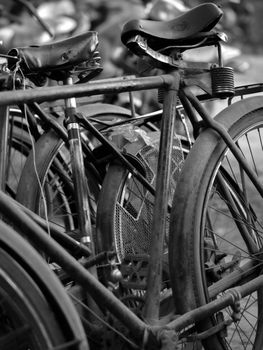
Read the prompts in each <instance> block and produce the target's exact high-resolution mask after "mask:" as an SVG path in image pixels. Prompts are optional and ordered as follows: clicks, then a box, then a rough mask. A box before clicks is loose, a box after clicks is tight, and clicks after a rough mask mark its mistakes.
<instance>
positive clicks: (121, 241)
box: [114, 136, 184, 262]
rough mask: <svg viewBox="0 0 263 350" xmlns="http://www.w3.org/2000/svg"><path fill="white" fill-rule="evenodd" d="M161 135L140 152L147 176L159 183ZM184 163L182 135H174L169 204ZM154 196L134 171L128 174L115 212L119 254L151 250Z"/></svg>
mask: <svg viewBox="0 0 263 350" xmlns="http://www.w3.org/2000/svg"><path fill="white" fill-rule="evenodd" d="M158 148H159V139H157V140H155V141H154V142H152V143H151V144H148V145H145V146H144V147H142V148H141V149H140V151H139V152H138V153H137V154H136V155H137V157H138V158H139V159H140V160H141V162H142V163H143V164H144V167H145V170H146V178H147V180H148V181H149V182H150V183H151V184H152V185H153V187H155V182H156V172H157V160H158ZM183 163H184V154H183V150H182V145H181V141H180V138H179V137H178V136H175V137H174V140H173V149H172V165H171V179H170V189H169V204H172V199H173V194H174V190H175V187H176V183H177V179H178V176H179V173H180V170H181V169H182V166H183ZM153 207H154V197H153V196H152V195H151V194H150V193H149V191H147V190H146V189H145V188H144V186H143V185H142V184H140V183H139V181H138V180H137V179H135V178H134V177H133V176H132V175H131V174H129V175H128V177H127V180H126V182H125V186H124V188H123V191H122V196H121V198H120V200H119V202H118V203H117V206H116V212H115V214H116V215H115V223H114V225H115V227H114V236H115V237H114V239H115V247H116V251H117V255H118V258H119V260H120V262H121V261H123V260H124V259H125V258H126V257H127V256H137V257H139V256H145V255H148V254H149V247H150V242H151V232H152V218H153ZM166 220H167V228H166V238H165V242H166V243H165V247H164V249H165V250H167V242H168V230H169V215H167V219H166Z"/></svg>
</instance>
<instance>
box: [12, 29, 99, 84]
mask: <svg viewBox="0 0 263 350" xmlns="http://www.w3.org/2000/svg"><path fill="white" fill-rule="evenodd" d="M97 45H98V35H97V32H95V31H89V32H85V33H82V34H80V35H76V36H73V37H70V38H67V39H64V40H60V41H56V42H52V43H48V44H43V45H32V46H28V47H18V48H13V49H11V50H10V51H9V52H8V55H9V56H13V57H14V59H12V58H9V59H8V66H9V68H10V69H13V68H14V67H15V65H16V62H17V60H20V68H21V70H22V71H23V74H24V75H30V74H43V75H46V76H48V77H49V78H51V79H54V80H61V78H63V76H64V75H66V73H67V72H69V71H71V70H72V69H73V68H74V67H76V66H77V65H79V64H81V63H83V62H87V61H89V60H90V59H91V58H92V56H93V53H94V52H95V50H96V48H97Z"/></svg>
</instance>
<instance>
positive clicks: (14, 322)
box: [0, 222, 89, 350]
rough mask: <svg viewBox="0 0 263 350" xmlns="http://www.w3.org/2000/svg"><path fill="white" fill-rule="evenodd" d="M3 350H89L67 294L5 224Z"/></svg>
mask: <svg viewBox="0 0 263 350" xmlns="http://www.w3.org/2000/svg"><path fill="white" fill-rule="evenodd" d="M0 232H1V235H0V236H1V238H0V299H1V305H0V347H1V349H2V350H7V349H21V350H27V349H32V350H33V349H34V350H37V349H39V350H46V349H54V348H57V347H58V348H63V349H69V348H70V349H75V350H78V349H79V350H85V349H88V348H89V347H88V344H87V341H86V337H85V333H84V330H83V327H82V324H81V322H80V320H79V317H78V315H77V313H76V310H75V308H74V306H73V304H72V302H71V300H70V299H69V298H68V296H67V294H66V291H65V290H64V288H63V287H62V285H61V284H60V283H59V281H58V280H57V278H56V277H55V275H54V274H53V273H52V271H51V270H50V269H49V268H48V266H47V264H46V263H45V262H44V261H43V260H42V259H41V258H40V256H39V255H38V254H37V253H36V252H35V251H34V250H33V248H32V246H31V245H30V244H29V243H27V242H26V241H25V240H24V239H22V237H20V236H19V234H17V233H16V232H15V231H13V229H11V228H10V227H8V226H7V225H6V224H4V223H2V222H0Z"/></svg>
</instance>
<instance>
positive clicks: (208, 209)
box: [169, 97, 263, 350]
mask: <svg viewBox="0 0 263 350" xmlns="http://www.w3.org/2000/svg"><path fill="white" fill-rule="evenodd" d="M216 119H217V120H218V121H219V122H220V123H222V124H223V125H224V126H225V127H226V129H227V130H228V132H229V134H230V135H231V137H232V138H233V139H234V140H235V142H236V144H237V145H238V147H239V149H240V150H241V152H242V153H243V155H244V157H245V158H246V161H247V162H248V163H249V164H250V166H251V167H252V169H253V170H254V171H255V172H256V174H257V176H258V178H259V179H262V176H263V175H262V174H263V172H262V170H263V169H262V166H263V163H262V154H263V148H262V145H263V143H262V136H263V100H262V98H261V97H256V98H250V99H246V100H244V101H240V102H237V103H235V104H233V105H231V106H230V107H228V108H227V109H226V110H225V111H223V112H221V113H220V114H219V115H218V117H217V118H216ZM262 243H263V240H262V198H261V196H260V194H259V193H258V191H257V190H256V189H255V187H254V186H253V185H252V183H251V181H250V180H249V178H248V177H247V175H245V174H244V170H242V168H241V167H240V166H239V164H238V162H237V161H236V159H235V157H234V156H233V154H232V152H231V151H230V150H229V149H228V148H227V147H226V144H225V143H224V142H223V141H222V139H221V138H220V137H219V136H218V134H217V133H216V132H214V131H211V130H207V131H204V132H203V133H202V134H201V135H200V137H199V138H198V139H197V141H196V143H195V145H194V147H193V149H192V151H191V152H190V154H189V156H188V157H187V159H186V162H185V166H184V168H183V171H182V173H181V177H180V181H179V183H178V186H177V189H176V192H175V196H174V202H173V208H172V213H171V224H170V235H169V266H170V271H171V272H172V274H171V281H172V288H173V293H174V302H175V307H176V310H177V312H178V313H180V314H183V313H185V312H187V311H189V310H191V309H193V308H196V307H198V306H200V305H203V304H205V303H206V302H208V301H209V300H212V299H215V298H217V297H218V296H221V295H222V294H223V293H224V292H225V291H226V290H228V289H229V288H232V287H235V286H237V285H240V284H242V283H245V282H247V281H249V280H252V279H253V278H254V277H255V276H257V275H258V274H260V273H261V270H262V258H261V256H260V252H261V251H262ZM262 307H263V293H262V290H258V291H257V293H253V294H251V295H249V296H247V297H246V298H244V299H243V300H242V301H241V312H240V316H241V317H240V320H235V322H234V323H232V324H231V325H230V326H229V327H228V329H227V332H224V331H223V330H222V331H221V332H220V333H217V334H216V335H214V336H211V337H209V338H207V339H206V340H205V341H204V346H205V348H206V349H215V350H219V349H220V350H222V349H232V350H233V349H262V347H263V329H262V327H263V317H262V311H263V308H262ZM231 314H232V311H231V308H227V309H224V310H222V311H221V312H218V313H217V314H216V315H214V316H213V317H211V318H210V319H206V320H204V321H203V322H200V324H198V325H197V328H198V330H199V331H200V332H202V331H205V330H207V329H208V328H209V327H211V326H213V325H215V324H219V323H220V322H225V321H227V319H228V318H230V317H231Z"/></svg>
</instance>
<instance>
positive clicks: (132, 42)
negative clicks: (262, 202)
mask: <svg viewBox="0 0 263 350" xmlns="http://www.w3.org/2000/svg"><path fill="white" fill-rule="evenodd" d="M204 10H206V11H205V12H206V19H207V21H208V22H209V21H210V22H209V25H210V26H209V25H208V24H207V23H208V22H206V23H205V22H202V23H201V24H200V22H199V25H200V26H199V27H198V29H195V30H196V32H194V34H195V35H193V37H188V36H187V35H186V33H185V32H184V31H183V32H182V33H180V34H178V37H174V36H173V35H175V34H173V32H172V31H168V32H167V31H165V30H167V29H169V28H168V27H167V25H168V24H169V25H176V24H179V23H180V21H181V20H182V19H184V20H185V21H186V22H187V21H188V23H190V22H191V23H192V21H193V22H194V21H195V19H196V16H197V14H198V17H199V16H200V14H201V15H202V14H203V13H204V12H203V11H204ZM199 11H200V12H199ZM210 11H211V12H210ZM221 15H222V13H221V11H220V10H219V9H218V8H217V7H216V6H215V5H213V4H205V5H202V6H200V7H197V8H196V9H193V10H192V11H190V12H188V13H186V14H185V15H183V17H181V18H179V19H175V20H174V21H171V22H170V23H169V22H168V24H163V23H162V24H160V23H159V22H157V23H155V22H147V21H142V22H141V21H135V22H130V23H129V24H128V25H127V27H126V30H125V31H124V34H123V40H124V41H125V42H126V43H128V45H129V47H131V48H132V49H134V50H135V51H136V52H137V53H138V52H139V53H140V54H143V55H144V56H149V57H151V59H154V60H155V61H156V62H157V63H158V64H160V62H161V64H163V63H164V64H165V66H166V67H167V66H168V67H169V68H170V69H171V67H173V68H174V71H173V69H171V70H172V72H170V74H166V75H160V76H156V77H147V78H134V79H127V80H123V79H121V80H120V81H119V82H118V81H117V80H115V81H113V82H107V84H105V81H103V82H94V83H90V84H88V85H87V86H70V87H69V86H68V87H63V88H62V89H59V88H57V89H54V88H44V89H41V90H39V89H38V90H34V91H32V92H31V94H28V93H27V92H26V91H19V92H16V93H15V94H13V95H10V94H7V93H1V94H0V96H2V99H3V100H1V101H0V104H1V105H3V104H9V103H19V102H20V103H21V102H23V103H30V102H32V101H33V100H34V101H35V100H38V101H44V100H55V99H57V98H67V97H70V96H72V95H75V96H84V95H86V94H87V95H93V94H96V93H102V92H103V93H111V92H116V91H118V92H122V91H134V90H140V89H151V88H157V87H158V88H164V90H165V93H164V114H163V119H162V128H161V130H162V131H161V133H162V136H161V140H160V158H159V163H158V171H157V186H156V199H155V201H156V202H155V207H154V213H155V215H153V226H152V227H153V230H152V238H153V239H152V240H151V247H150V251H149V261H148V266H147V267H148V268H147V270H148V271H147V274H148V275H147V278H148V285H147V289H146V294H145V298H144V299H143V304H144V308H143V313H142V317H143V319H144V320H145V323H144V322H142V320H141V319H140V318H138V317H136V316H135V314H134V313H133V312H131V311H130V310H129V309H128V308H127V307H125V306H124V304H123V303H121V302H120V301H119V300H118V299H116V297H114V295H113V294H112V293H110V292H109V290H108V289H107V288H105V287H103V286H102V284H101V283H99V282H98V281H97V280H96V279H94V278H91V276H90V275H89V274H88V272H87V271H85V270H83V269H81V268H80V265H79V264H78V263H76V261H75V262H73V261H72V260H70V263H69V265H70V267H69V266H67V264H66V262H65V260H63V258H62V257H61V256H60V257H58V256H57V255H56V254H57V252H58V251H60V252H61V250H60V247H58V246H56V249H55V248H54V247H53V248H54V249H53V248H52V249H51V247H50V245H49V248H50V249H49V248H48V243H47V241H46V243H45V244H44V246H45V250H46V251H48V252H49V253H48V254H49V255H51V256H52V258H53V259H54V260H55V261H56V260H57V261H59V263H60V264H61V266H63V268H64V269H65V270H66V271H68V273H70V271H71V273H72V268H73V265H74V269H75V270H74V271H75V272H76V276H75V279H76V280H78V282H79V283H81V284H82V285H85V286H86V287H87V286H88V289H89V292H90V294H91V295H92V297H93V298H94V300H96V301H97V303H98V305H102V304H103V305H104V306H105V307H106V308H107V309H109V310H110V312H111V313H112V314H113V315H114V316H115V317H117V318H118V319H119V320H120V321H121V322H122V324H123V325H125V326H126V327H127V328H128V330H129V332H128V334H131V335H132V337H133V340H134V341H135V342H136V343H137V345H138V346H141V344H143V346H144V345H146V346H152V347H156V348H158V347H161V346H164V344H165V342H166V341H172V343H173V346H177V345H178V344H179V343H180V342H183V341H184V339H185V338H187V337H188V340H189V341H194V342H195V341H198V342H199V341H200V340H202V341H203V344H204V346H205V347H207V348H209V347H212V346H213V348H216V349H223V348H224V347H225V339H224V338H223V337H221V336H220V334H219V332H220V331H222V330H224V329H225V328H226V326H228V325H229V323H230V322H231V320H230V321H229V320H224V319H223V318H222V317H221V319H220V316H222V314H220V313H219V317H218V318H217V320H215V318H214V317H213V316H211V315H212V314H213V313H216V312H217V311H218V310H220V309H223V308H224V307H225V306H227V305H232V306H233V307H234V312H233V319H234V320H235V321H236V320H237V316H238V313H239V299H240V298H241V297H243V296H246V295H248V294H251V293H253V292H254V291H255V290H257V289H260V288H261V286H262V276H259V277H257V276H258V274H257V273H255V276H254V275H252V276H250V278H251V280H250V281H249V282H248V283H245V281H243V282H244V284H243V285H242V286H238V287H237V286H236V285H235V284H232V285H230V284H228V283H227V281H228V280H227V278H226V279H225V280H224V279H221V280H220V283H219V284H220V285H221V289H220V293H221V292H223V291H225V290H228V289H229V287H230V286H231V287H232V290H230V291H229V292H228V293H227V292H226V296H225V297H222V298H218V300H217V299H216V296H217V291H215V292H214V294H213V299H215V300H214V301H212V302H210V303H209V304H208V305H204V307H199V308H198V309H197V310H194V311H193V312H191V311H189V313H186V314H183V315H182V316H179V317H178V319H176V320H174V321H171V322H170V323H169V320H168V323H167V321H166V320H162V319H159V312H160V308H159V306H160V295H161V286H162V283H161V282H162V276H161V272H162V261H163V242H164V236H165V232H166V217H167V213H168V210H170V208H168V207H167V203H168V187H169V174H170V170H169V165H170V164H169V163H170V158H171V157H170V155H171V145H172V140H173V137H174V132H173V120H174V111H175V107H176V103H177V93H178V96H179V97H180V99H181V102H182V104H183V106H184V108H185V110H186V112H187V113H188V114H189V118H190V120H191V122H192V124H193V127H194V131H195V135H197V134H199V133H200V135H202V134H203V133H202V128H204V127H207V129H208V131H207V132H206V133H204V134H208V135H210V133H211V135H217V133H216V132H218V133H219V134H220V137H222V138H223V140H224V142H226V144H227V147H229V148H231V150H232V152H233V153H234V155H235V157H236V158H237V159H238V161H239V162H240V164H241V167H242V168H243V169H244V171H246V172H247V173H248V175H249V177H250V178H252V179H253V182H254V183H255V184H256V186H257V187H256V188H257V190H258V191H261V193H262V189H261V185H260V184H259V182H258V181H257V178H256V176H255V175H254V174H253V172H251V170H249V167H248V166H247V165H246V164H245V162H244V161H243V157H242V154H241V153H240V152H239V151H238V150H237V147H236V145H235V142H234V141H233V140H232V138H231V137H230V136H229V134H228V133H227V132H226V131H225V129H224V128H222V127H221V126H220V123H218V121H217V120H215V121H213V120H212V119H211V118H210V117H209V115H207V114H206V113H205V111H204V109H203V108H202V105H201V104H200V102H199V100H198V99H197V98H196V97H195V96H194V95H193V94H192V93H191V91H189V88H188V87H189V86H190V87H191V86H194V85H198V86H201V87H202V88H203V89H204V90H205V91H206V93H207V94H208V95H210V96H217V97H223V98H226V97H229V96H234V95H235V92H236V95H238V94H241V95H246V94H249V93H253V92H255V91H262V86H261V85H259V86H249V87H241V89H236V90H235V88H234V85H233V82H232V79H231V77H232V71H231V69H228V68H226V67H222V66H221V63H222V62H221V56H220V40H222V38H223V37H222V36H221V35H217V34H215V33H213V32H210V31H209V30H211V29H212V28H213V25H214V24H215V23H216V22H217V21H218V20H219V19H220V17H221ZM179 20H180V21H179ZM158 25H159V26H160V27H161V29H163V32H162V31H161V32H160V31H159V32H156V31H155V26H158ZM159 29H160V28H159ZM204 29H207V30H208V32H202V30H204ZM160 33H161V34H160ZM167 33H168V34H171V37H167V36H168V34H167ZM134 35H135V36H134ZM161 35H162V36H161ZM180 35H181V36H180ZM141 36H142V37H143V38H142V37H141ZM160 36H161V38H162V40H161V41H160V40H157V38H158V37H159V38H160ZM145 38H147V39H149V38H150V40H149V45H150V44H151V45H150V46H148V45H147V40H146V39H145ZM164 39H166V41H165V40H164ZM172 43H173V45H175V48H176V49H178V50H179V52H180V50H184V49H187V47H188V46H189V47H192V46H193V45H197V46H198V45H199V46H200V45H208V44H210V45H216V46H218V47H219V66H217V67H212V69H211V71H210V67H206V68H205V69H204V68H203V67H197V68H196V67H187V66H185V65H184V63H183V61H181V60H180V59H179V57H176V58H177V59H178V60H176V59H174V57H173V56H169V55H165V54H164V52H162V53H160V52H158V51H157V50H158V49H160V47H162V45H169V46H168V47H169V49H171V47H170V44H172ZM182 43H184V46H183V48H182V47H181V45H182ZM154 44H155V45H157V47H156V46H154ZM158 45H160V46H159V47H158ZM176 45H178V47H177V46H176ZM187 45H188V46H187ZM165 47H167V46H165ZM168 51H169V50H168ZM168 54H169V52H168ZM182 72H183V73H184V75H182V74H181V73H182ZM211 74H212V80H213V85H211V81H210V77H211ZM221 74H223V76H224V78H227V79H226V83H227V84H226V85H225V84H223V83H225V80H224V81H223V80H222V79H221V77H222V75H221ZM218 79H219V81H218ZM216 82H217V83H218V82H219V83H220V84H216ZM229 83H230V84H229ZM105 85H106V86H105ZM212 87H213V89H212ZM261 105H262V101H261V99H259V98H251V99H246V100H244V101H241V102H237V103H235V104H233V105H232V107H231V108H230V109H229V110H228V109H227V110H226V112H225V114H226V115H228V111H232V112H233V111H234V112H237V116H236V118H237V120H239V113H238V112H241V113H246V110H244V109H243V108H244V106H247V108H250V109H251V110H253V109H254V108H259V107H260V106H261ZM192 106H193V107H194V108H195V109H196V110H197V111H198V112H199V114H200V116H201V117H202V118H203V119H204V123H201V124H200V122H199V120H198V119H197V118H196V114H195V113H193V108H192ZM239 106H241V107H242V108H241V109H239ZM259 119H260V117H259ZM81 120H82V122H83V123H84V124H85V125H86V126H88V127H90V130H92V132H94V134H95V136H99V132H98V131H96V130H93V128H92V127H91V126H90V123H89V122H88V121H87V120H85V119H83V118H82V119H81ZM220 121H221V117H220V118H219V122H220ZM228 123H230V124H231V120H229V121H228ZM208 126H209V127H211V128H212V129H216V132H215V131H209V128H208ZM242 127H243V125H242V124H240V128H242ZM229 130H230V132H231V129H229ZM196 144H198V143H196ZM194 147H195V146H194ZM190 155H191V151H190V154H189V155H188V156H187V158H186V160H187V163H188V164H189V162H190V161H188V159H190ZM122 161H123V162H124V160H123V159H122ZM126 165H127V164H126ZM187 169H188V170H189V165H188V167H187ZM129 171H130V172H131V173H132V175H133V176H136V177H138V178H140V180H141V181H142V183H143V185H144V186H146V187H147V190H148V191H150V192H151V193H152V194H155V191H154V190H153V188H152V186H150V185H149V184H148V183H147V181H145V179H143V178H141V177H142V176H141V173H140V172H138V171H136V170H133V167H130V168H129ZM222 174H223V181H221V182H220V185H221V186H222V184H223V185H224V183H225V184H226V186H222V188H223V190H222V194H223V198H224V196H225V197H226V198H229V197H231V196H229V195H227V193H228V192H229V191H230V193H231V194H235V193H236V196H235V197H234V200H232V202H236V206H237V207H238V208H237V209H239V208H241V209H242V201H241V199H243V198H244V197H245V194H244V193H243V191H242V190H241V189H240V188H239V187H237V186H236V184H235V181H234V180H233V179H232V178H231V176H230V175H229V174H228V173H227V171H225V170H222ZM180 178H181V179H182V178H183V177H181V176H180ZM221 180H222V178H221ZM180 181H181V180H180ZM182 181H183V180H182ZM177 187H178V186H177ZM178 191H179V190H178ZM176 199H177V192H176V194H175V197H174V203H175V204H176ZM195 203H196V202H195ZM181 209H182V207H181ZM245 209H250V207H245ZM173 211H174V209H173ZM239 211H241V210H239ZM241 212H242V213H243V217H244V216H245V215H244V213H245V212H246V210H243V211H241ZM254 217H255V216H254V215H252V216H251V218H252V219H253V218H254ZM252 219H251V220H252ZM174 220H175V219H173V220H172V222H174ZM170 227H171V228H170V231H171V232H172V225H170ZM27 236H28V235H27ZM43 237H44V236H43ZM43 237H42V239H38V245H39V246H41V245H43V242H44V240H46V239H47V237H46V238H43ZM246 237H248V238H249V235H247V236H246ZM91 238H92V236H91ZM250 238H251V237H250ZM32 239H34V240H37V238H36V237H33V238H32ZM110 240H111V241H112V239H111V237H110ZM173 240H175V238H173V235H172V233H171V234H170V237H169V242H168V244H169V250H171V251H172V253H174V252H175V251H176V247H174V245H173V242H174V241H173ZM178 240H179V241H180V235H179V234H178ZM251 240H252V241H253V239H251ZM111 241H110V244H111ZM181 243H182V245H183V244H184V241H182V242H181ZM207 244H208V242H207ZM251 246H252V248H254V246H253V242H252V243H251ZM111 248H112V247H111V246H110V247H108V249H109V252H111ZM180 248H181V245H180ZM62 255H63V254H62ZM102 255H103V254H102ZM102 255H100V254H97V255H95V258H94V259H91V262H90V263H88V264H87V265H88V266H89V267H90V266H95V265H96V264H97V263H98V264H99V266H100V264H102V265H101V266H100V267H101V268H103V267H105V266H104V265H105V264H106V268H109V267H110V268H111V267H113V268H115V267H116V264H113V266H111V265H110V262H109V261H108V260H107V258H106V260H105V255H104V257H103V258H102V260H100V259H101V256H102ZM68 258H69V257H68ZM172 258H173V254H170V279H171V286H172V289H173V300H174V307H175V311H177V310H180V307H181V305H178V301H177V297H178V295H177V293H176V283H175V281H177V275H175V274H174V273H173V271H174V268H175V262H174V261H173V259H172ZM217 258H218V257H217ZM237 258H238V256H237ZM69 259H70V258H69ZM222 259H223V258H222ZM237 261H239V260H238V259H237ZM68 262H69V261H68ZM184 262H185V261H184ZM185 263H186V264H187V262H185ZM237 265H238V263H236V265H235V264H234V263H231V264H229V265H227V264H225V265H224V266H225V267H226V268H227V269H229V268H233V267H234V266H237ZM248 265H249V264H248ZM237 267H238V266H237ZM184 268H185V269H186V270H187V267H185V266H184ZM80 270H81V272H80ZM253 270H254V269H253ZM84 271H85V272H84ZM77 272H78V273H77ZM171 272H172V273H171ZM235 275H238V278H239V282H240V279H241V277H242V273H241V272H240V270H239V269H238V268H237V270H236V271H235ZM179 277H180V278H181V276H180V275H179V276H178V279H179ZM187 277H188V278H190V279H191V278H193V277H192V275H188V276H187ZM199 277H200V274H197V275H196V276H194V278H195V279H196V280H197V281H198V282H200V285H201V288H205V285H203V284H202V283H204V282H203V280H202V279H201V278H199ZM190 281H191V280H190ZM189 283H190V282H189ZM226 300H227V301H226ZM139 302H140V301H139ZM206 302H207V300H205V301H201V303H204V304H205V303H206ZM185 304H186V306H187V308H191V307H192V306H193V305H191V300H189V299H187V300H186V303H185ZM145 305H146V306H145ZM260 307H261V306H260V303H259V308H260ZM103 309H104V307H103ZM202 313H203V314H202ZM201 314H202V317H204V319H205V321H204V320H202V321H200V320H201V319H202V317H201V316H200V315H201ZM166 316H167V315H166ZM173 316H174V315H172V317H173ZM210 316H211V318H209V317H210ZM162 321H163V322H164V324H165V325H164V326H163V325H162ZM194 323H196V324H197V326H196V328H195V327H194ZM117 325H118V324H117V323H116V324H115V326H116V327H117ZM200 325H201V326H200ZM187 326H188V327H189V326H190V328H188V329H187V330H184V328H185V327H187ZM256 326H257V327H258V331H257V335H256V336H257V337H256V340H255V341H254V340H253V343H255V346H256V348H258V349H260V347H261V346H262V341H261V338H260V334H261V333H262V332H261V333H260V328H261V323H260V317H259V323H258V324H257V325H256ZM91 328H92V327H91ZM166 331H167V332H166ZM180 331H182V333H181V334H179V343H178V337H177V335H178V334H177V332H180ZM173 336H174V337H173ZM231 342H232V341H231ZM178 346H179V345H178ZM182 346H183V345H182ZM230 346H232V347H233V346H235V345H234V344H232V343H231V344H230Z"/></svg>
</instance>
